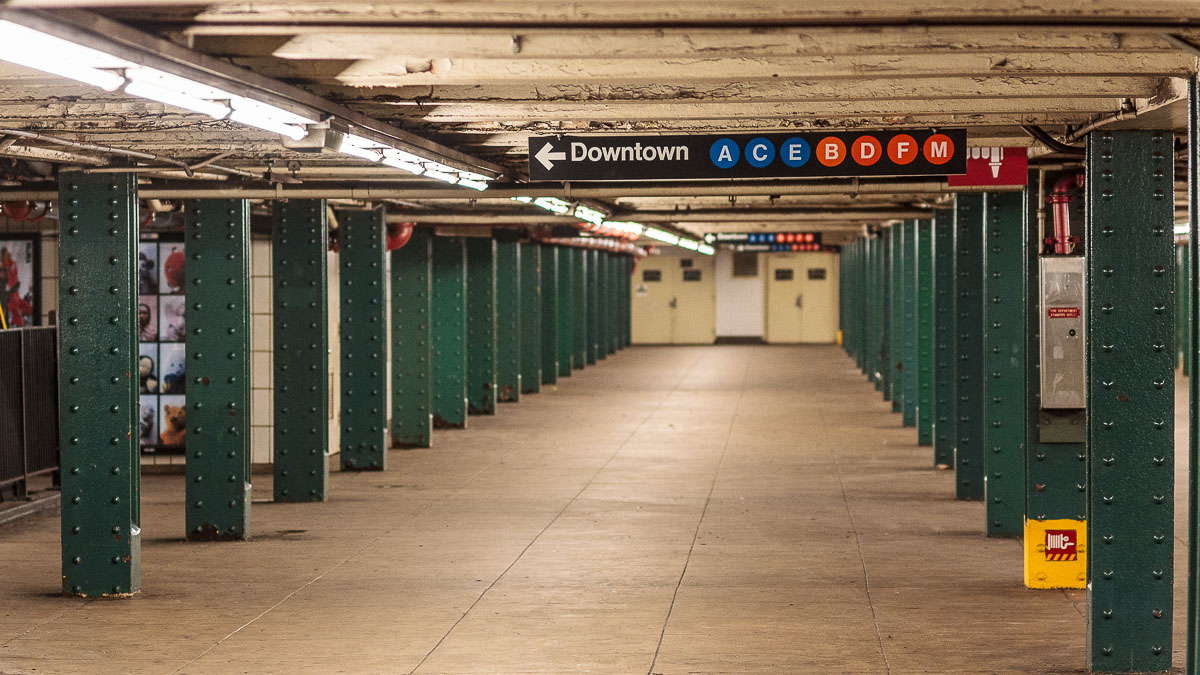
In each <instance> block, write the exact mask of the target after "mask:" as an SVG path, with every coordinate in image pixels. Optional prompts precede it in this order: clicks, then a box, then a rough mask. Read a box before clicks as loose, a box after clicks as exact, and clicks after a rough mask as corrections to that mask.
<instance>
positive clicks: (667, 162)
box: [529, 129, 967, 181]
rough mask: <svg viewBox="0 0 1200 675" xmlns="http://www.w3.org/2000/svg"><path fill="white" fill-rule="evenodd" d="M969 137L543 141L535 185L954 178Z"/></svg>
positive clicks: (875, 134) (536, 141)
mask: <svg viewBox="0 0 1200 675" xmlns="http://www.w3.org/2000/svg"><path fill="white" fill-rule="evenodd" d="M966 146H967V132H966V130H964V129H938V130H933V129H922V130H906V131H861V132H859V131H835V132H815V133H797V134H762V135H755V134H740V135H722V136H712V135H705V136H539V137H531V138H530V139H529V178H530V180H554V181H566V180H574V181H588V180H598V181H599V180H692V179H701V180H706V179H707V180H719V179H722V178H849V177H857V176H949V175H955V174H961V173H963V172H965V171H966V157H967V147H966Z"/></svg>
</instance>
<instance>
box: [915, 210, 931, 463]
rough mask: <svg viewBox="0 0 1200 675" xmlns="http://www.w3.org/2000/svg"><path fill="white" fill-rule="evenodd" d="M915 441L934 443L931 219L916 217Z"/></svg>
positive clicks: (918, 442)
mask: <svg viewBox="0 0 1200 675" xmlns="http://www.w3.org/2000/svg"><path fill="white" fill-rule="evenodd" d="M916 238H917V445H933V419H934V410H933V361H934V336H933V326H934V323H933V221H932V220H918V221H917V234H916Z"/></svg>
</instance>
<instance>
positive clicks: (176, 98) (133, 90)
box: [125, 82, 229, 120]
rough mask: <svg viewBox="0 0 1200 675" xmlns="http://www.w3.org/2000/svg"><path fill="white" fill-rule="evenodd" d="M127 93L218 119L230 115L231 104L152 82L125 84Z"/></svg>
mask: <svg viewBox="0 0 1200 675" xmlns="http://www.w3.org/2000/svg"><path fill="white" fill-rule="evenodd" d="M125 93H126V94H129V95H130V96H138V97H141V98H148V99H150V100H151V101H158V102H159V103H165V104H166V105H170V106H174V107H176V108H183V109H184V110H190V111H192V112H196V113H200V114H201V115H208V116H209V117H211V118H213V119H217V120H221V119H225V117H226V116H227V115H229V106H227V105H225V104H224V103H217V102H215V101H206V100H204V99H202V98H196V97H195V96H189V95H187V94H185V93H183V92H180V91H176V90H174V89H168V88H166V87H161V86H159V85H157V84H154V83H151V82H130V83H129V84H127V85H125Z"/></svg>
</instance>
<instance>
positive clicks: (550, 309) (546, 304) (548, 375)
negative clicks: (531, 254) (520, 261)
mask: <svg viewBox="0 0 1200 675" xmlns="http://www.w3.org/2000/svg"><path fill="white" fill-rule="evenodd" d="M537 247H538V250H539V251H541V259H542V273H541V291H542V307H541V313H542V384H554V383H556V382H558V371H559V363H558V356H559V349H560V347H559V345H560V343H561V339H560V338H559V333H560V330H559V325H558V318H559V308H558V305H559V299H558V298H559V281H558V278H559V273H560V272H559V265H558V258H559V256H558V247H557V246H545V245H543V244H537Z"/></svg>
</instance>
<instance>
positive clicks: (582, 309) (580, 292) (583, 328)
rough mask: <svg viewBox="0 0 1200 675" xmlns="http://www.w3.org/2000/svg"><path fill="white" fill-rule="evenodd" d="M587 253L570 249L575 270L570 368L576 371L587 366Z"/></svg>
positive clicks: (572, 294) (572, 276)
mask: <svg viewBox="0 0 1200 675" xmlns="http://www.w3.org/2000/svg"><path fill="white" fill-rule="evenodd" d="M587 253H588V252H587V251H585V250H584V249H581V248H573V249H571V264H572V266H573V267H574V268H575V269H574V270H573V271H572V272H571V288H572V293H571V298H572V301H573V302H574V305H575V310H574V312H573V315H574V323H573V324H572V327H573V330H574V342H573V344H574V347H573V349H572V354H573V356H574V360H573V361H572V363H571V366H572V367H573V368H576V369H580V368H583V367H584V366H586V365H587V364H588V305H590V304H591V303H589V302H588V286H590V285H591V284H590V283H589V281H588V268H589V267H590V265H588V259H587Z"/></svg>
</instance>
